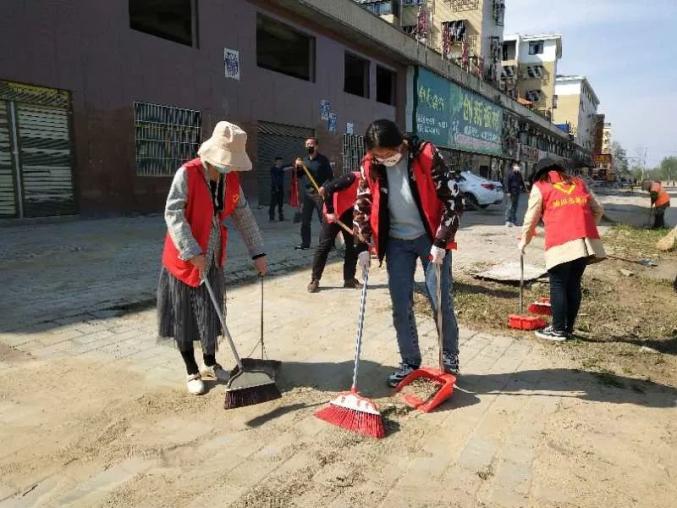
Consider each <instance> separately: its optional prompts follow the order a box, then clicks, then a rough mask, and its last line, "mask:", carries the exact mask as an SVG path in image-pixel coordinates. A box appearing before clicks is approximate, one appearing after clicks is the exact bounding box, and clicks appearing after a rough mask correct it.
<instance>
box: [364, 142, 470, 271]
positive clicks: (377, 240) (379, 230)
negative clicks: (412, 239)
mask: <svg viewBox="0 0 677 508" xmlns="http://www.w3.org/2000/svg"><path fill="white" fill-rule="evenodd" d="M436 153H437V151H436V149H435V147H434V145H432V144H431V143H428V142H423V143H421V144H420V145H419V147H418V150H417V151H416V152H415V155H414V156H413V157H412V158H411V178H410V179H409V182H410V185H411V190H412V194H413V195H414V199H415V201H416V204H417V206H418V210H419V213H420V214H421V222H422V223H423V226H424V227H425V230H426V232H427V233H428V237H429V238H430V240H431V241H432V242H433V243H434V244H435V245H437V246H438V247H441V248H446V249H456V242H455V241H454V234H455V232H456V229H457V228H458V215H460V213H461V212H462V204H460V200H461V196H460V192H459V190H458V185H457V184H456V183H455V182H445V183H444V184H443V185H449V186H453V187H454V189H455V192H453V193H452V194H450V196H449V199H451V200H455V201H456V202H457V203H458V204H457V205H456V209H455V210H454V211H455V216H454V217H452V219H450V222H453V224H442V215H443V212H444V204H443V202H442V200H441V199H440V198H439V193H438V191H437V189H436V186H435V181H434V180H433V174H432V173H433V166H434V162H435V160H436V159H435V156H436ZM437 157H439V156H437ZM440 164H443V163H442V162H441V159H440ZM362 167H363V169H364V177H365V180H366V182H367V183H368V186H369V190H370V193H371V210H370V213H369V223H370V226H371V228H370V229H371V235H372V242H371V243H372V245H373V246H374V248H375V251H376V254H377V255H378V257H379V259H383V257H384V256H385V248H386V242H387V239H388V233H389V231H388V229H389V213H388V208H387V202H386V204H385V206H382V201H383V200H386V201H387V196H388V192H387V189H385V190H386V192H382V186H383V185H384V184H385V185H387V177H385V175H382V176H381V175H372V171H373V168H372V158H371V157H370V156H369V155H367V156H366V157H365V158H364V159H363V161H362ZM386 171H387V169H386ZM358 208H359V204H358ZM358 213H359V210H358ZM440 227H442V228H444V229H445V231H447V230H448V234H446V235H444V236H448V238H449V239H448V240H438V239H436V233H437V232H438V230H439V228H440Z"/></svg>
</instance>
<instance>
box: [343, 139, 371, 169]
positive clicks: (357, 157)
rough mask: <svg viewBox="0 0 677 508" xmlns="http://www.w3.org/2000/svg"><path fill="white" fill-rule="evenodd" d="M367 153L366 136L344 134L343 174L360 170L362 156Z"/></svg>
mask: <svg viewBox="0 0 677 508" xmlns="http://www.w3.org/2000/svg"><path fill="white" fill-rule="evenodd" d="M365 153H366V151H365V148H364V138H363V137H362V136H358V135H357V134H344V135H343V150H342V155H343V174H344V175H345V174H346V173H349V172H351V171H359V170H360V165H361V163H362V158H363V157H364V154H365Z"/></svg>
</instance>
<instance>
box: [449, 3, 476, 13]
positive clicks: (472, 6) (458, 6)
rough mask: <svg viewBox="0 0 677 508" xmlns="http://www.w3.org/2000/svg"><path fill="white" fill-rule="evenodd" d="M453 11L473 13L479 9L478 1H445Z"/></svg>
mask: <svg viewBox="0 0 677 508" xmlns="http://www.w3.org/2000/svg"><path fill="white" fill-rule="evenodd" d="M447 2H449V4H450V5H451V8H452V9H453V10H455V11H474V10H476V9H479V7H480V0H447Z"/></svg>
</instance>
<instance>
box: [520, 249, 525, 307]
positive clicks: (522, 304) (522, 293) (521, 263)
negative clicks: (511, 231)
mask: <svg viewBox="0 0 677 508" xmlns="http://www.w3.org/2000/svg"><path fill="white" fill-rule="evenodd" d="M520 314H524V254H523V253H520Z"/></svg>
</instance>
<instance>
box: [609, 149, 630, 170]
mask: <svg viewBox="0 0 677 508" xmlns="http://www.w3.org/2000/svg"><path fill="white" fill-rule="evenodd" d="M611 155H612V157H613V164H614V169H615V171H616V174H618V175H624V174H627V173H628V172H629V167H628V154H627V152H626V151H625V148H623V147H622V146H621V144H620V143H619V142H618V141H614V142H613V143H612V144H611Z"/></svg>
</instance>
